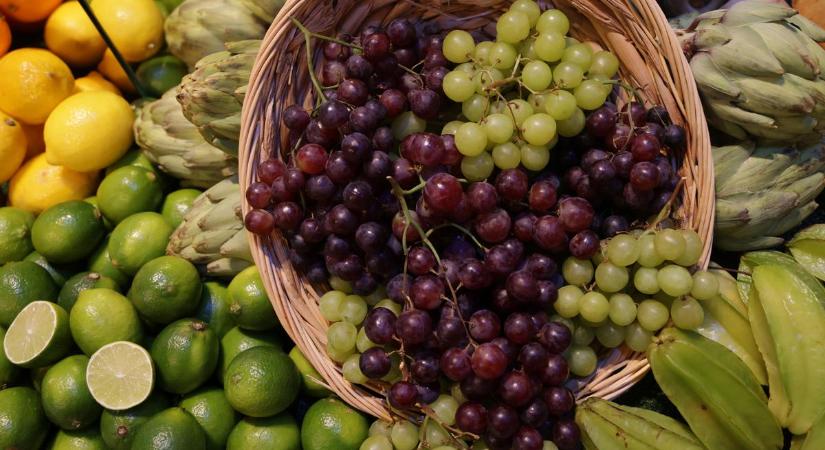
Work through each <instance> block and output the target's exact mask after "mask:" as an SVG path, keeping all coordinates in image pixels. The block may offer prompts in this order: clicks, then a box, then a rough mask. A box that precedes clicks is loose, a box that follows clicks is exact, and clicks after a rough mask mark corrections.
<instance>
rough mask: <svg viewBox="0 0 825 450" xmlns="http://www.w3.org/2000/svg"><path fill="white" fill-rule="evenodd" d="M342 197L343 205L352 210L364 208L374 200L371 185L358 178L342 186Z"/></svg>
mask: <svg viewBox="0 0 825 450" xmlns="http://www.w3.org/2000/svg"><path fill="white" fill-rule="evenodd" d="M343 199H344V205H345V206H346V207H347V208H349V209H351V210H353V211H362V210H366V209H368V208H369V207H370V206H371V205H372V204H373V202H374V201H375V199H374V198H373V192H372V186H370V185H369V183H367V182H366V181H360V180H356V181H353V182H350V183H349V184H347V185H346V186H345V187H344V192H343Z"/></svg>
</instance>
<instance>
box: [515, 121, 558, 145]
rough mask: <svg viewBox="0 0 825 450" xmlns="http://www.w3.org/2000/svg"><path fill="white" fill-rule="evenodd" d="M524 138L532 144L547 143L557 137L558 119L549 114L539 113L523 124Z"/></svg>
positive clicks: (522, 132)
mask: <svg viewBox="0 0 825 450" xmlns="http://www.w3.org/2000/svg"><path fill="white" fill-rule="evenodd" d="M521 128H522V131H521V134H522V136H524V140H525V141H527V143H528V144H531V145H547V144H549V143H550V141H552V140H553V138H554V137H556V120H555V119H553V118H552V117H550V115H549V114H545V113H537V114H533V115H532V116H530V117H528V118H527V119H525V120H524V123H523V124H522V125H521Z"/></svg>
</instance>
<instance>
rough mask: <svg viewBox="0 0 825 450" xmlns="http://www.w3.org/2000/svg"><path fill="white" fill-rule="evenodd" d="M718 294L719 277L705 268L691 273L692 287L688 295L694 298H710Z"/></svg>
mask: <svg viewBox="0 0 825 450" xmlns="http://www.w3.org/2000/svg"><path fill="white" fill-rule="evenodd" d="M717 294H719V279H718V278H716V275H714V274H712V273H710V272H708V271H707V270H700V271H698V272H696V273H694V274H693V287H692V288H691V289H690V295H692V296H693V298H695V299H696V300H710V299H712V298H713V297H716V295H717Z"/></svg>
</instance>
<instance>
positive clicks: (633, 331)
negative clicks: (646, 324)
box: [624, 322, 653, 352]
mask: <svg viewBox="0 0 825 450" xmlns="http://www.w3.org/2000/svg"><path fill="white" fill-rule="evenodd" d="M624 334H625V336H624V343H625V344H627V346H628V347H630V349H631V350H633V351H634V352H644V351H647V348H648V347H649V346H650V343H651V342H652V341H653V332H651V331H648V330H645V329H644V328H642V326H641V325H639V322H633V323H631V324H630V325H628V326H627V328H626V329H625V333H624Z"/></svg>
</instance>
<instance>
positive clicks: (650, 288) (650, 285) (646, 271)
mask: <svg viewBox="0 0 825 450" xmlns="http://www.w3.org/2000/svg"><path fill="white" fill-rule="evenodd" d="M658 275H659V271H658V270H656V269H655V268H653V267H639V268H638V269H636V273H635V274H633V286H635V287H636V290H637V291H639V292H641V293H642V294H647V295H653V294H655V293H657V292H659V279H658Z"/></svg>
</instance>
